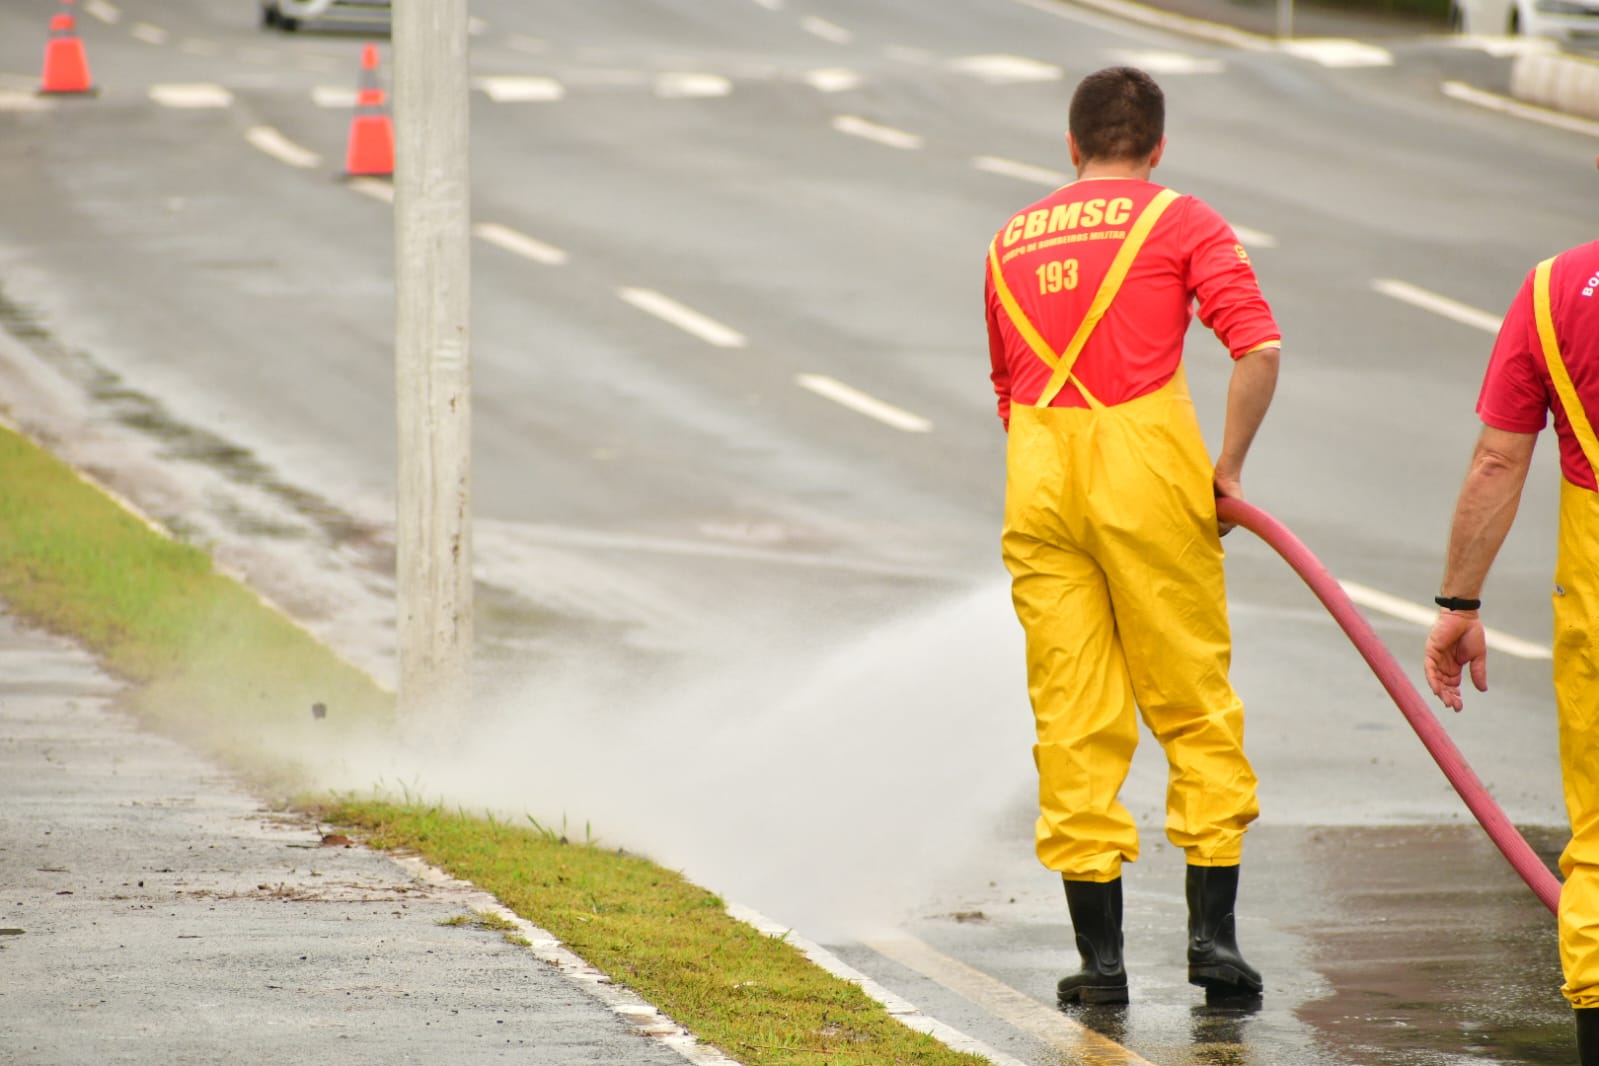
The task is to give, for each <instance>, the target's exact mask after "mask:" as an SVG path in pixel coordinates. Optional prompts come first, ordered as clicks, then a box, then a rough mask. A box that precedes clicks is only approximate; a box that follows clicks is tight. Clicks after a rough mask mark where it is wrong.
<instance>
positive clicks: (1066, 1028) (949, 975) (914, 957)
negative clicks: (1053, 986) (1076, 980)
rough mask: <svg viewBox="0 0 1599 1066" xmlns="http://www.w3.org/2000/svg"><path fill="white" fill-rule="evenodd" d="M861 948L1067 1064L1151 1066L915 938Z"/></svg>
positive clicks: (879, 941)
mask: <svg viewBox="0 0 1599 1066" xmlns="http://www.w3.org/2000/svg"><path fill="white" fill-rule="evenodd" d="M866 946H867V947H869V948H871V949H872V950H873V951H875V952H877V953H878V954H879V955H882V956H883V957H884V958H887V959H891V960H893V961H894V962H897V963H899V964H900V965H901V966H904V967H905V968H906V969H909V970H914V971H916V972H917V973H919V974H921V975H922V976H924V977H928V978H931V979H932V980H934V981H936V982H937V983H938V984H941V985H943V986H944V987H945V988H947V989H949V990H950V991H951V992H954V993H955V994H956V995H958V996H960V997H961V998H962V999H965V1000H966V1001H967V1002H969V1003H973V1004H975V1005H977V1006H978V1007H981V1008H982V1009H983V1010H984V1011H986V1012H987V1013H988V1014H991V1015H993V1016H994V1017H996V1018H999V1019H1000V1020H1002V1021H1005V1022H1008V1023H1009V1024H1011V1025H1013V1026H1015V1027H1016V1028H1018V1029H1020V1030H1022V1031H1023V1032H1026V1033H1030V1034H1032V1035H1033V1036H1034V1037H1036V1038H1038V1039H1039V1040H1041V1041H1043V1042H1044V1043H1046V1044H1048V1045H1049V1046H1050V1047H1052V1048H1055V1049H1056V1050H1057V1051H1063V1052H1065V1053H1066V1054H1067V1055H1068V1056H1069V1057H1070V1061H1072V1062H1084V1063H1093V1064H1094V1066H1154V1064H1153V1063H1151V1062H1150V1061H1149V1060H1148V1059H1145V1058H1141V1057H1140V1056H1138V1055H1136V1054H1134V1053H1133V1052H1131V1051H1128V1050H1127V1049H1126V1048H1124V1047H1122V1046H1121V1045H1120V1044H1118V1043H1116V1042H1115V1041H1114V1040H1112V1039H1110V1038H1109V1037H1106V1036H1101V1035H1100V1034H1099V1033H1096V1032H1095V1031H1094V1030H1092V1029H1090V1028H1088V1027H1087V1026H1085V1025H1083V1024H1081V1023H1079V1022H1077V1021H1074V1020H1073V1019H1071V1018H1068V1017H1067V1016H1066V1015H1065V1014H1062V1013H1061V1012H1060V1011H1059V1010H1057V1009H1055V1008H1053V1007H1046V1006H1045V1005H1044V1004H1042V1003H1040V1002H1038V1001H1037V1000H1036V999H1033V998H1032V997H1031V996H1028V995H1025V994H1023V993H1021V992H1018V991H1017V990H1016V989H1014V988H1012V987H1010V986H1009V985H1007V984H1005V983H1004V982H1003V981H999V980H996V979H995V978H992V977H990V976H989V975H988V974H986V973H984V972H983V971H981V970H978V969H974V968H973V967H970V966H968V965H966V964H965V963H964V962H961V961H959V960H957V959H952V958H950V957H949V956H948V955H945V954H943V953H942V952H939V951H936V950H934V949H933V948H931V947H929V946H928V945H927V944H924V943H922V942H921V941H920V940H917V939H916V938H915V937H912V936H906V935H904V934H897V935H895V936H890V937H880V938H877V939H874V940H868V941H866Z"/></svg>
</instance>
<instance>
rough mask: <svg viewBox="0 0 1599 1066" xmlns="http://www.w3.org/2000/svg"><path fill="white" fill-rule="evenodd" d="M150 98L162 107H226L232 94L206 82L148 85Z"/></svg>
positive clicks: (231, 98) (231, 99)
mask: <svg viewBox="0 0 1599 1066" xmlns="http://www.w3.org/2000/svg"><path fill="white" fill-rule="evenodd" d="M150 99H152V100H154V101H155V102H156V103H158V104H160V105H161V106H162V107H176V108H185V109H196V108H214V107H228V106H230V105H232V103H233V94H232V93H230V92H228V90H226V89H224V88H223V87H222V86H220V85H212V84H209V83H206V82H197V83H192V84H170V85H152V86H150Z"/></svg>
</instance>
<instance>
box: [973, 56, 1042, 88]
mask: <svg viewBox="0 0 1599 1066" xmlns="http://www.w3.org/2000/svg"><path fill="white" fill-rule="evenodd" d="M947 65H948V66H949V68H950V69H951V70H955V71H959V72H960V73H962V74H970V75H971V76H972V77H974V78H977V79H979V80H981V81H986V82H988V83H989V84H990V85H1010V84H1013V83H1016V82H1031V81H1059V80H1060V79H1061V77H1063V76H1064V74H1065V72H1064V71H1062V70H1061V69H1060V68H1059V67H1057V66H1056V65H1055V64H1053V63H1045V62H1042V61H1040V60H1037V59H1028V58H1027V57H1026V56H1012V55H977V56H961V57H960V58H959V59H951V60H950V61H949V63H948V64H947Z"/></svg>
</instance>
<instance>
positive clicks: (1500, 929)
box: [1296, 825, 1575, 1066]
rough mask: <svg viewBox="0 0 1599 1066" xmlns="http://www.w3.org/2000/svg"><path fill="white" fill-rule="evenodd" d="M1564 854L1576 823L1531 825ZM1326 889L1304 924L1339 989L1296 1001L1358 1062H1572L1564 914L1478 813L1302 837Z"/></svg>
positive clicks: (1551, 853) (1547, 855)
mask: <svg viewBox="0 0 1599 1066" xmlns="http://www.w3.org/2000/svg"><path fill="white" fill-rule="evenodd" d="M1526 835H1527V837H1528V840H1529V842H1530V843H1531V844H1532V845H1533V847H1534V849H1535V850H1536V851H1537V852H1538V854H1539V856H1540V857H1541V858H1543V859H1544V861H1545V863H1546V864H1548V865H1550V866H1551V867H1553V865H1554V863H1555V860H1556V858H1557V857H1558V855H1559V853H1560V849H1561V847H1562V846H1563V845H1564V843H1565V834H1564V832H1562V831H1558V830H1552V829H1540V830H1532V831H1528V832H1527V834H1526ZM1302 855H1303V858H1302V862H1303V866H1302V869H1303V870H1304V871H1305V873H1306V874H1307V875H1308V876H1310V877H1311V878H1313V883H1314V885H1315V886H1316V888H1317V890H1318V891H1319V892H1320V894H1321V895H1322V896H1323V897H1324V899H1325V901H1326V902H1325V903H1324V905H1323V906H1322V907H1320V908H1318V911H1317V913H1315V914H1314V915H1312V916H1309V917H1307V919H1306V920H1304V921H1303V922H1302V923H1300V924H1299V927H1298V929H1297V930H1296V931H1297V932H1299V933H1300V934H1301V935H1302V936H1304V937H1306V938H1307V940H1308V942H1309V944H1310V960H1309V961H1310V964H1311V965H1313V966H1314V967H1315V968H1316V969H1317V970H1318V971H1320V973H1321V974H1322V976H1323V977H1324V979H1325V980H1326V981H1327V982H1328V985H1329V986H1330V991H1329V994H1327V995H1325V996H1322V997H1319V998H1317V999H1314V1000H1311V1001H1309V1002H1306V1003H1305V1004H1303V1005H1302V1006H1300V1008H1299V1009H1298V1012H1297V1013H1298V1016H1299V1017H1300V1019H1301V1020H1302V1021H1304V1022H1306V1023H1308V1024H1310V1025H1311V1026H1312V1027H1313V1028H1314V1029H1315V1030H1316V1032H1317V1033H1318V1034H1319V1035H1320V1037H1321V1039H1322V1040H1324V1041H1325V1042H1326V1043H1327V1044H1328V1045H1330V1046H1332V1047H1335V1048H1338V1049H1341V1050H1342V1051H1343V1052H1344V1054H1345V1058H1344V1059H1343V1060H1342V1061H1346V1062H1350V1063H1372V1064H1379V1066H1380V1064H1394V1066H1400V1064H1404V1066H1411V1064H1417V1066H1421V1064H1433V1063H1438V1064H1443V1063H1450V1064H1452V1063H1457V1062H1482V1061H1489V1062H1497V1063H1518V1064H1520V1063H1525V1064H1534V1063H1570V1062H1572V1061H1574V1057H1575V1051H1574V1043H1573V1042H1574V1035H1573V1033H1574V1030H1573V1026H1572V1017H1571V1011H1570V1009H1569V1007H1568V1006H1567V1004H1566V1002H1565V1000H1564V999H1563V998H1562V997H1561V995H1560V993H1559V987H1560V983H1561V975H1560V958H1559V950H1558V941H1557V935H1556V929H1555V920H1554V916H1553V915H1552V914H1550V913H1549V911H1548V910H1547V909H1546V908H1545V907H1544V906H1543V905H1542V904H1541V903H1539V902H1537V901H1536V899H1535V898H1534V897H1533V895H1532V893H1531V891H1530V890H1529V889H1528V888H1527V887H1526V886H1525V885H1524V884H1523V883H1522V882H1521V880H1520V879H1519V878H1518V877H1516V875H1515V874H1514V873H1513V872H1512V871H1511V870H1510V868H1509V866H1508V865H1507V864H1506V862H1505V860H1504V859H1503V858H1502V857H1501V856H1500V855H1499V853H1498V851H1497V850H1495V849H1494V847H1493V845H1492V844H1491V843H1490V842H1489V841H1488V840H1487V838H1486V837H1485V836H1484V835H1483V833H1482V832H1481V831H1480V830H1479V829H1478V828H1477V827H1476V826H1474V825H1462V826H1459V827H1453V826H1451V827H1410V828H1381V829H1377V828H1370V829H1358V828H1356V829H1339V830H1324V831H1317V832H1312V833H1310V834H1309V835H1307V836H1306V837H1305V840H1304V843H1303V852H1302Z"/></svg>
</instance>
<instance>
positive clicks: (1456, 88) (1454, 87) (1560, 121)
mask: <svg viewBox="0 0 1599 1066" xmlns="http://www.w3.org/2000/svg"><path fill="white" fill-rule="evenodd" d="M1439 88H1440V89H1441V90H1442V91H1443V94H1444V95H1445V96H1447V97H1449V98H1450V99H1452V100H1459V101H1461V102H1462V103H1467V104H1475V105H1476V106H1477V107H1485V108H1487V109H1488V110H1489V111H1497V112H1499V113H1500V114H1502V115H1514V116H1515V117H1516V118H1524V119H1527V120H1528V121H1530V122H1541V123H1543V124H1544V125H1545V126H1553V127H1555V128H1556V129H1561V130H1566V131H1568V132H1571V133H1585V134H1587V135H1588V136H1590V137H1599V122H1593V121H1591V120H1589V119H1585V118H1578V117H1577V116H1575V115H1566V114H1562V113H1560V112H1559V111H1548V110H1545V109H1544V108H1541V107H1534V106H1533V105H1532V104H1524V103H1522V102H1521V101H1520V100H1512V99H1510V98H1509V97H1508V96H1500V95H1498V94H1497V93H1490V92H1484V91H1483V90H1481V89H1478V88H1475V87H1473V86H1470V85H1467V84H1465V83H1464V82H1458V81H1446V82H1444V83H1443V85H1441V86H1440V87H1439Z"/></svg>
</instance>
